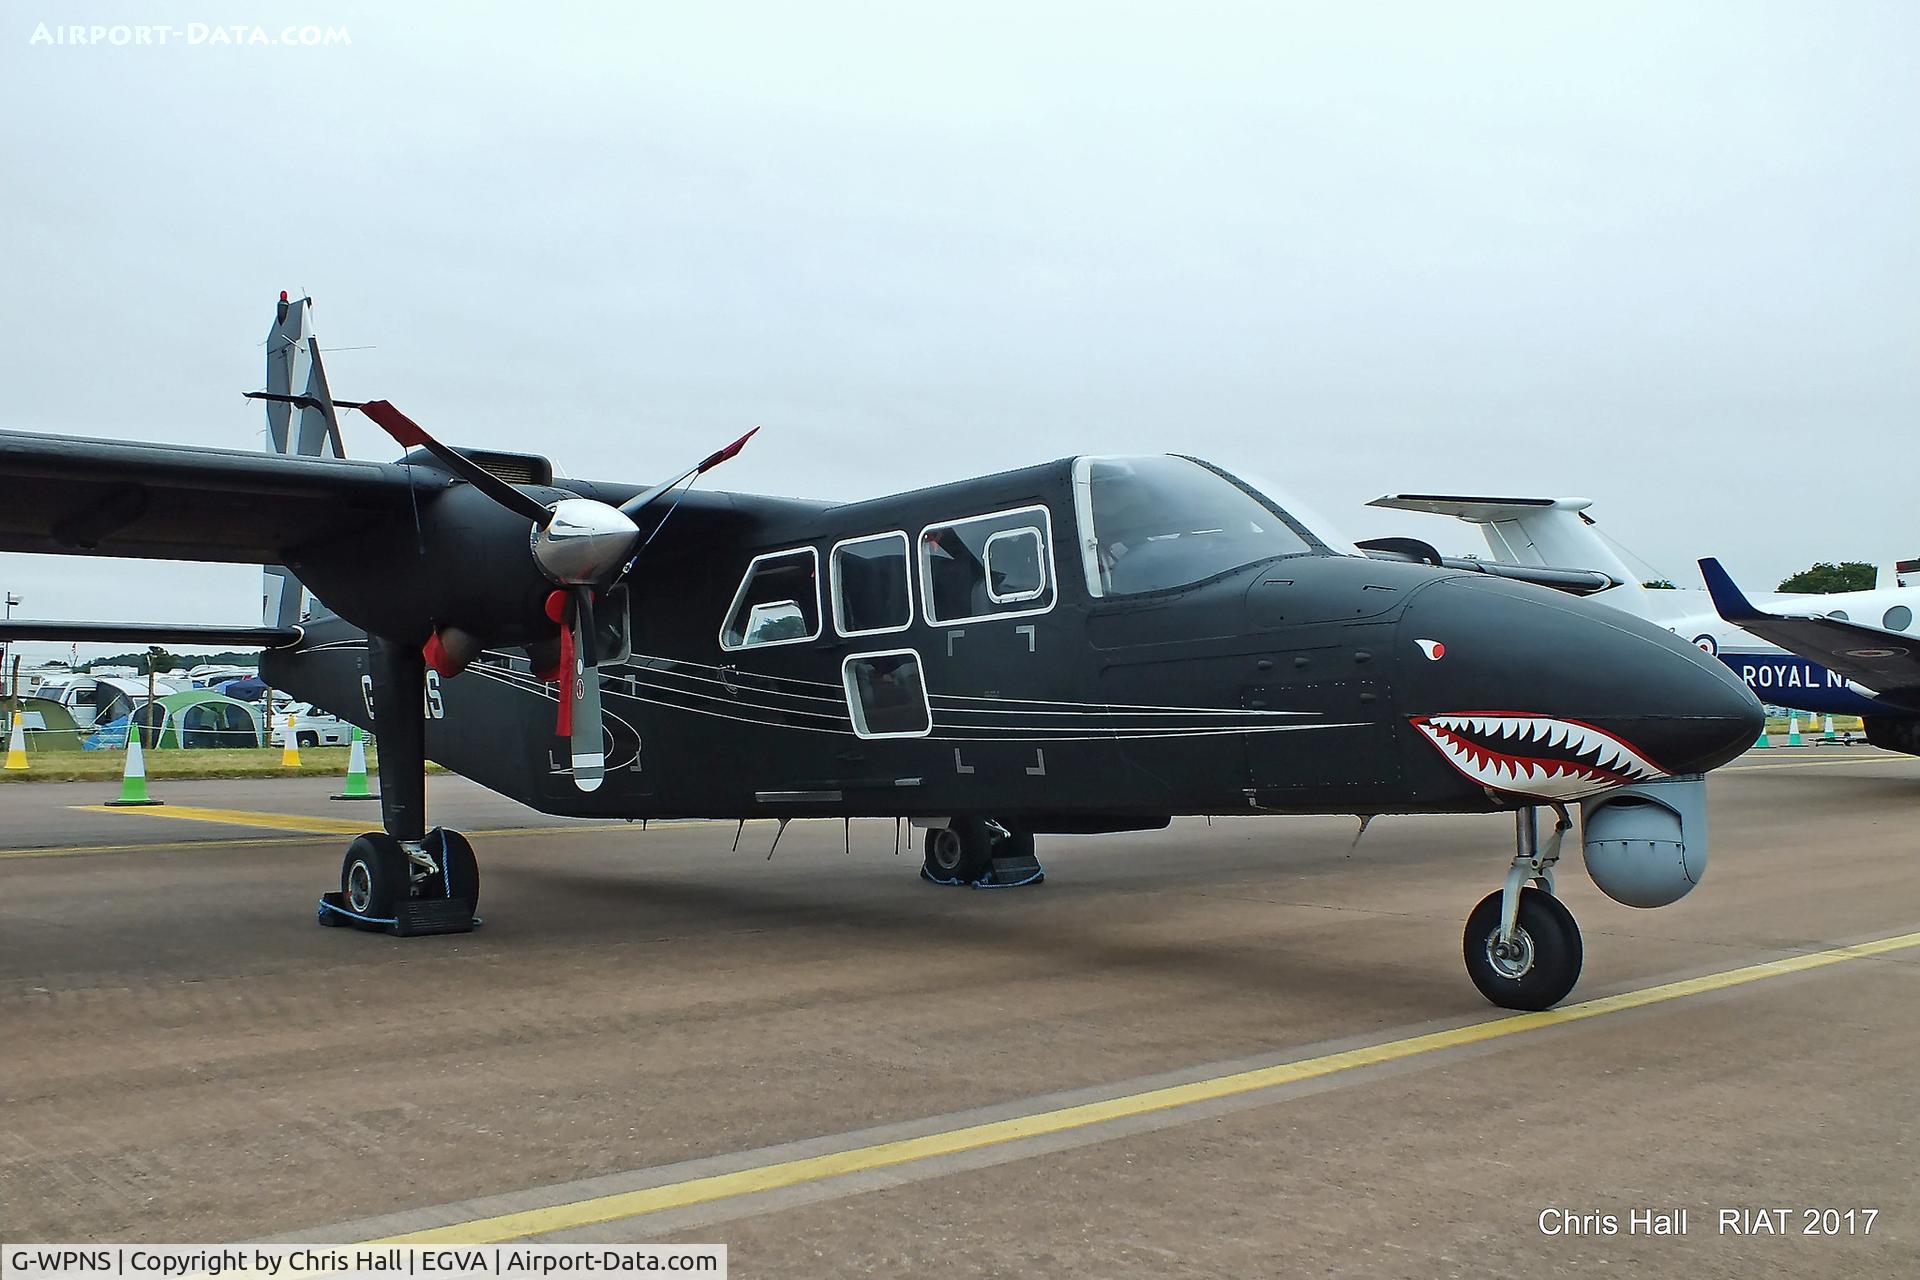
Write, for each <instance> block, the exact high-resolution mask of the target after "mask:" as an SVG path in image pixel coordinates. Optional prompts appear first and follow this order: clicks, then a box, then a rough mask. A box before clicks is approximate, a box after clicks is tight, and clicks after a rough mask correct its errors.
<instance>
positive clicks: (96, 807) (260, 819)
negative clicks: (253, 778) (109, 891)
mask: <svg viewBox="0 0 1920 1280" xmlns="http://www.w3.org/2000/svg"><path fill="white" fill-rule="evenodd" d="M69 808H73V809H77V810H79V811H80V812H82V813H119V814H128V815H137V816H139V817H142V818H167V819H171V820H174V821H179V822H218V823H220V824H221V825H223V826H229V827H264V828H266V829H267V830H269V831H310V832H313V833H315V834H316V835H327V836H357V835H359V834H360V833H361V832H363V831H365V830H366V829H367V824H366V823H364V822H348V821H346V820H345V819H342V818H313V817H309V816H307V815H306V814H303V813H259V812H256V811H255V810H252V809H201V808H196V807H195V806H193V805H190V804H169V805H153V806H145V805H142V806H140V807H138V808H121V807H119V806H116V805H104V804H76V805H70V806H69Z"/></svg>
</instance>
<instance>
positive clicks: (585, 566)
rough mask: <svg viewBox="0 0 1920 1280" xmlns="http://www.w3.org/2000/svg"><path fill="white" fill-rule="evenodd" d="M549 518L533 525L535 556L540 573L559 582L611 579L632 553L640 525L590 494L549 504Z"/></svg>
mask: <svg viewBox="0 0 1920 1280" xmlns="http://www.w3.org/2000/svg"><path fill="white" fill-rule="evenodd" d="M548 510H550V511H551V512H552V513H553V518H552V520H550V521H549V522H548V524H547V526H546V527H545V528H544V529H543V528H540V527H538V526H536V527H535V528H534V530H533V539H532V541H533V559H534V563H535V564H538V565H539V566H540V572H542V573H544V574H546V575H547V577H549V578H551V579H552V580H553V581H554V582H557V583H559V584H561V585H562V586H580V585H585V584H590V583H599V582H604V581H606V580H607V579H609V578H611V577H612V576H613V575H614V573H615V572H616V571H617V570H618V569H619V568H620V566H621V564H623V563H624V562H625V561H626V559H627V557H628V556H629V555H631V554H632V553H633V544H634V541H635V540H636V539H637V538H638V537H639V536H640V530H639V527H638V526H636V525H635V524H634V523H633V520H632V519H631V518H629V517H628V516H627V515H625V514H624V513H622V512H621V510H620V509H619V508H618V507H613V506H609V505H608V504H606V503H604V502H596V501H595V500H594V499H592V498H562V499H561V500H560V501H558V502H556V503H554V504H553V505H552V506H551V507H549V508H548Z"/></svg>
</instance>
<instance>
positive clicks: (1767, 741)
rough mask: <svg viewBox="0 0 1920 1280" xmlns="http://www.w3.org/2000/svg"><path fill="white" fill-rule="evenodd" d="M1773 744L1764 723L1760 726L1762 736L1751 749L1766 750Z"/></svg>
mask: <svg viewBox="0 0 1920 1280" xmlns="http://www.w3.org/2000/svg"><path fill="white" fill-rule="evenodd" d="M1772 745H1773V739H1771V738H1769V737H1767V726H1766V725H1764V724H1762V725H1761V726H1760V737H1759V739H1758V740H1757V741H1756V742H1755V743H1754V744H1753V746H1752V748H1750V749H1751V750H1754V751H1765V750H1766V749H1767V748H1768V747H1771V746H1772Z"/></svg>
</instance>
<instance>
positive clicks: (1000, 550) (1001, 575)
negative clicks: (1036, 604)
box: [987, 526, 1047, 604]
mask: <svg viewBox="0 0 1920 1280" xmlns="http://www.w3.org/2000/svg"><path fill="white" fill-rule="evenodd" d="M1042 545H1043V544H1042V542H1041V539H1040V531H1039V530H1038V529H1035V528H1032V527H1031V526H1029V527H1027V528H1025V529H1002V530H1001V531H1000V532H999V533H996V534H994V535H993V536H992V537H990V538H988V539H987V599H989V600H991V601H993V603H995V604H1022V603H1024V602H1026V601H1028V600H1038V599H1039V598H1040V597H1041V596H1042V595H1044V594H1046V590H1047V560H1046V556H1045V554H1044V553H1043V552H1042V550H1041V547H1042Z"/></svg>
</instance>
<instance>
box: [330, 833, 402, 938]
mask: <svg viewBox="0 0 1920 1280" xmlns="http://www.w3.org/2000/svg"><path fill="white" fill-rule="evenodd" d="M406 896H407V852H406V850H404V849H402V848H401V847H400V842H399V841H398V840H395V839H394V838H393V837H392V836H390V835H387V834H386V833H385V832H380V831H370V832H368V833H367V834H366V835H363V836H357V837H355V838H354V842H353V843H352V844H350V845H348V846H347V856H346V859H345V860H344V861H343V862H341V864H340V900H341V901H342V902H344V903H345V904H346V907H347V910H349V911H351V912H353V914H354V915H356V916H363V917H365V918H366V919H368V920H372V921H380V922H385V921H388V920H391V919H393V917H394V913H395V912H396V911H398V910H399V907H400V903H401V902H402V901H404V900H405V899H406Z"/></svg>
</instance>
